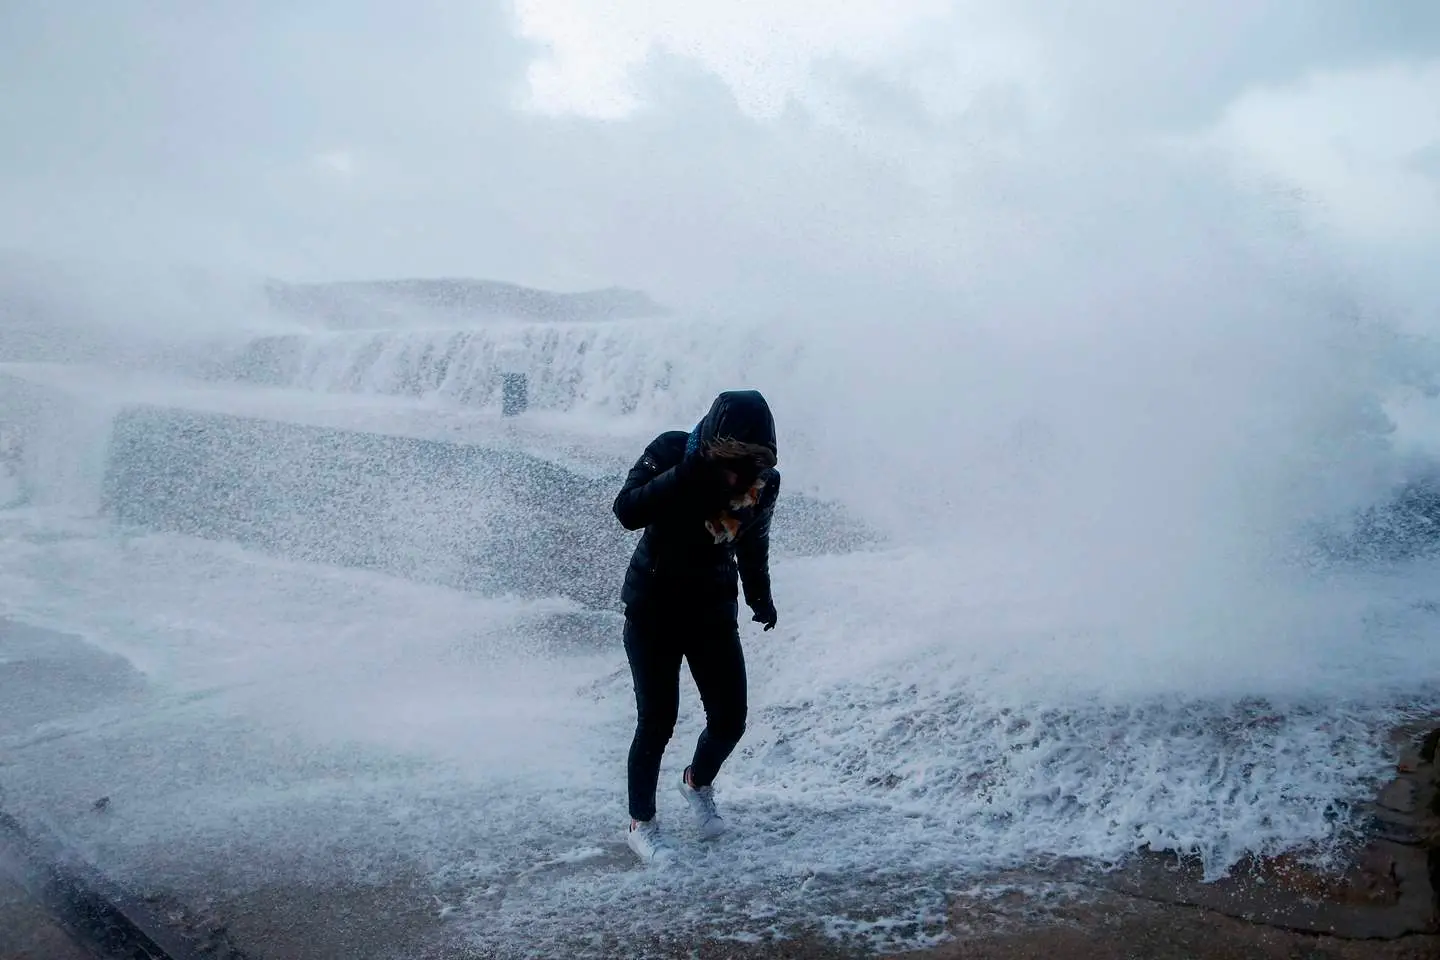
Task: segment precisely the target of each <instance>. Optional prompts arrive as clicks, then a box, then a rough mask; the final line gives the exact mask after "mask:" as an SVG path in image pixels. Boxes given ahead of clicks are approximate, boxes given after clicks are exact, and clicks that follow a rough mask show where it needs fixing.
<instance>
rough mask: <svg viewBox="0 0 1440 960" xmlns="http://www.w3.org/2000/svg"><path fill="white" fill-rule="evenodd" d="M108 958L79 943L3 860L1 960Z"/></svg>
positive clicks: (0, 877)
mask: <svg viewBox="0 0 1440 960" xmlns="http://www.w3.org/2000/svg"><path fill="white" fill-rule="evenodd" d="M97 958H99V960H105V958H104V957H103V955H102V954H98V953H93V952H91V951H90V950H88V949H86V948H84V947H82V946H81V945H80V944H79V943H77V942H76V941H75V940H74V939H73V938H72V937H71V936H70V934H69V933H67V932H66V931H65V929H64V928H63V927H61V926H60V924H59V923H58V922H57V921H56V919H55V918H54V917H53V916H52V915H51V914H50V911H48V910H47V909H45V907H43V906H42V905H41V904H39V903H37V902H36V901H35V900H34V899H33V898H32V897H31V896H30V894H29V893H28V892H26V890H25V888H24V887H22V886H21V885H20V884H19V883H17V882H16V881H15V880H14V879H12V878H11V877H10V876H9V874H8V872H7V871H6V870H4V869H3V864H0V960H97Z"/></svg>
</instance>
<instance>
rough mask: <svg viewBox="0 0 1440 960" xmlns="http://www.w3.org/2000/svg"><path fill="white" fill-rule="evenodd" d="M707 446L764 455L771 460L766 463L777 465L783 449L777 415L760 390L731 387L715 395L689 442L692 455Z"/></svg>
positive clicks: (726, 451)
mask: <svg viewBox="0 0 1440 960" xmlns="http://www.w3.org/2000/svg"><path fill="white" fill-rule="evenodd" d="M747 448H750V449H749V450H747ZM755 448H763V451H768V455H766V454H764V453H763V451H762V450H761V449H755ZM705 449H715V450H716V451H717V453H719V454H720V455H721V456H726V455H729V456H740V457H744V456H752V457H753V456H763V458H764V459H765V460H768V461H769V462H768V463H767V464H765V465H766V466H774V464H775V460H776V455H777V454H778V452H779V448H778V447H777V446H776V440H775V418H774V416H772V415H771V413H770V404H768V403H766V402H765V398H764V397H763V396H761V394H760V392H759V391H758V390H727V391H726V392H724V393H722V394H720V395H719V396H718V397H716V398H715V402H714V403H712V404H711V405H710V412H709V413H707V414H705V416H704V418H702V419H701V421H700V422H699V423H698V424H696V425H695V429H694V430H692V431H690V440H689V442H688V443H687V444H686V453H687V454H689V455H694V454H696V453H699V452H700V451H702V450H705Z"/></svg>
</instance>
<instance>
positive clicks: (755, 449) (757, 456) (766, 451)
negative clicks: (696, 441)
mask: <svg viewBox="0 0 1440 960" xmlns="http://www.w3.org/2000/svg"><path fill="white" fill-rule="evenodd" d="M705 455H706V456H707V457H709V458H710V459H711V460H742V461H746V462H749V463H754V464H755V465H756V466H757V467H760V468H761V469H762V470H763V469H766V468H769V467H773V466H775V464H776V463H777V462H778V460H777V458H776V456H775V451H774V450H771V449H770V448H769V447H767V446H765V444H763V443H745V442H744V441H743V440H735V439H733V438H731V437H720V438H717V439H715V440H712V441H711V442H710V444H709V445H708V446H707V447H706V448H705Z"/></svg>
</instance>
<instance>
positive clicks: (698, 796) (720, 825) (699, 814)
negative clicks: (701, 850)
mask: <svg viewBox="0 0 1440 960" xmlns="http://www.w3.org/2000/svg"><path fill="white" fill-rule="evenodd" d="M688 774H689V771H688V770H687V771H686V772H685V773H682V774H681V775H680V796H682V797H684V798H685V802H686V803H688V804H690V811H691V812H692V813H694V814H695V822H696V824H698V825H699V827H700V836H701V837H702V838H703V839H705V840H714V839H715V838H716V837H718V836H720V835H721V834H722V833H724V832H725V820H724V818H722V817H721V816H720V814H719V812H718V811H717V810H716V809H715V788H714V787H713V786H708V787H699V788H696V787H692V786H690V784H689V783H687V782H686V776H687V775H688Z"/></svg>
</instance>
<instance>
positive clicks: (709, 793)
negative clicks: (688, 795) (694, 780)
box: [690, 787, 720, 817]
mask: <svg viewBox="0 0 1440 960" xmlns="http://www.w3.org/2000/svg"><path fill="white" fill-rule="evenodd" d="M690 789H692V790H694V791H695V796H696V797H698V798H699V800H700V808H701V809H702V810H704V811H705V816H707V817H719V816H720V814H719V813H718V812H717V811H716V810H715V791H714V790H712V789H711V788H710V787H699V788H696V787H691V788H690Z"/></svg>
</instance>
